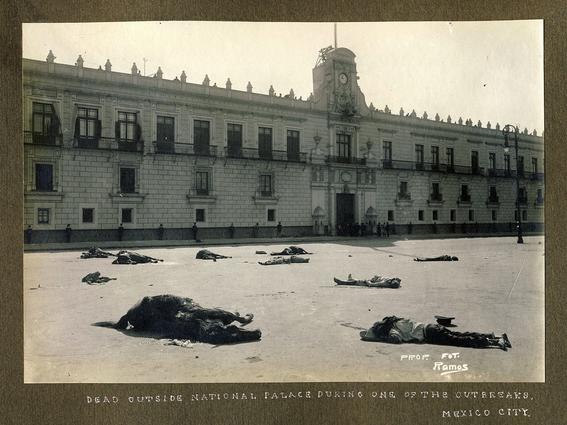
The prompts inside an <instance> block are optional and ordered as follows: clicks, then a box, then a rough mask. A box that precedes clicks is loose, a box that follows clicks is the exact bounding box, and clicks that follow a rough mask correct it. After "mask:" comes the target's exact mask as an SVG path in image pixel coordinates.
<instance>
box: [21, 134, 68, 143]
mask: <svg viewBox="0 0 567 425" xmlns="http://www.w3.org/2000/svg"><path fill="white" fill-rule="evenodd" d="M24 143H25V144H28V145H32V144H33V145H43V146H61V144H62V137H61V136H59V135H51V134H40V133H34V132H32V131H24Z"/></svg>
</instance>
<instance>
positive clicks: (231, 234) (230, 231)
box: [228, 223, 234, 239]
mask: <svg viewBox="0 0 567 425" xmlns="http://www.w3.org/2000/svg"><path fill="white" fill-rule="evenodd" d="M228 234H229V235H230V239H234V223H230V226H229V227H228Z"/></svg>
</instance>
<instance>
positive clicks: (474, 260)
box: [24, 237, 545, 383]
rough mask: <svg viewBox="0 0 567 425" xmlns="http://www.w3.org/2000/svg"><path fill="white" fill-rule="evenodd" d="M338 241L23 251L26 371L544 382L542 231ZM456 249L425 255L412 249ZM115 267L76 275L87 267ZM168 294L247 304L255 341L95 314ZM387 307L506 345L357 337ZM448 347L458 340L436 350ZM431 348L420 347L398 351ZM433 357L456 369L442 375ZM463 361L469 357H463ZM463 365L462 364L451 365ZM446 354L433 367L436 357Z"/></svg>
mask: <svg viewBox="0 0 567 425" xmlns="http://www.w3.org/2000/svg"><path fill="white" fill-rule="evenodd" d="M525 242H526V243H525V244H524V245H518V244H516V243H515V238H512V237H501V238H475V239H435V240H431V239H430V240H393V239H392V240H383V239H366V240H345V241H344V242H340V241H339V242H332V243H305V244H302V246H303V247H304V248H305V249H307V250H308V251H311V252H313V253H314V254H313V255H311V256H310V262H309V263H308V264H292V265H279V266H270V267H267V266H261V265H259V264H258V263H257V262H258V261H260V260H264V259H266V258H267V256H266V255H256V254H255V251H256V250H264V251H267V252H270V251H273V250H280V249H281V248H283V247H284V245H282V244H272V245H267V244H264V245H255V246H251V245H239V246H236V245H235V246H230V245H227V246H215V247H212V248H210V249H211V250H212V251H214V252H217V253H221V254H225V255H229V256H232V258H231V259H226V260H219V261H217V262H211V261H202V260H196V259H195V254H196V252H197V251H198V248H195V247H190V248H189V247H188V248H185V247H176V248H156V249H139V250H136V251H138V252H141V253H143V254H147V255H150V256H154V257H158V258H163V259H164V262H162V263H159V264H143V265H113V264H111V263H112V258H107V259H89V260H81V259H79V255H80V252H78V251H73V252H71V251H64V252H41V253H26V254H25V255H24V267H25V273H24V314H25V317H24V334H25V346H24V364H25V376H24V379H25V382H34V383H50V382H52V383H56V382H61V383H66V382H100V383H119V382H120V383H132V382H144V383H146V382H147V383H156V382H316V381H341V382H353V381H355V382H358V381H376V382H380V381H414V382H418V381H430V382H463V381H472V382H517V381H523V382H542V381H543V380H544V259H545V257H544V244H543V238H542V237H526V238H525ZM441 254H450V255H456V256H458V257H459V259H460V261H458V262H437V263H419V262H414V261H413V260H412V258H413V257H414V256H433V255H441ZM94 271H100V272H101V273H102V274H103V275H105V276H111V277H116V278H117V280H115V281H110V282H109V283H107V284H106V285H100V286H95V285H93V286H91V285H87V284H84V283H81V278H82V277H83V276H85V275H86V274H87V273H90V272H94ZM348 273H352V274H353V276H354V277H359V278H369V277H371V276H373V275H375V274H379V275H383V276H391V277H393V276H396V277H399V278H401V280H402V286H401V288H399V289H378V288H362V287H342V286H340V287H339V286H336V285H335V284H334V282H333V276H337V277H343V278H344V277H346V276H347V274H348ZM158 294H175V295H180V296H185V297H190V298H193V299H194V300H195V301H196V302H198V303H199V304H201V305H202V306H205V307H220V308H223V309H226V310H230V311H238V312H240V313H241V314H246V313H253V314H254V315H255V318H254V321H253V322H252V323H251V324H250V325H248V328H249V329H255V328H259V329H261V330H262V340H261V341H258V342H253V343H245V344H236V345H225V346H214V345H209V344H202V343H194V344H192V345H191V346H189V347H179V346H174V345H166V342H167V341H166V340H159V339H152V338H142V337H133V336H129V335H126V334H124V333H122V332H119V331H117V330H114V329H109V328H102V327H96V326H92V324H93V323H95V322H99V321H116V320H118V319H119V318H120V316H122V315H123V314H124V313H126V311H127V310H128V309H129V308H130V307H131V306H132V305H133V304H135V303H136V302H137V301H138V300H139V299H141V298H142V297H143V296H147V295H158ZM392 314H395V315H397V316H401V317H410V318H414V319H416V320H419V321H423V322H434V318H433V316H434V315H436V314H442V315H451V316H455V317H456V319H455V321H454V322H455V324H457V325H458V327H457V328H454V330H460V331H486V332H490V331H494V332H495V333H497V334H499V333H501V332H506V333H507V334H508V336H509V338H510V340H511V343H512V346H513V348H512V349H510V350H509V351H507V352H504V351H502V350H498V349H486V350H475V349H468V348H456V347H442V346H434V345H416V344H403V345H390V344H385V343H372V342H363V341H361V340H360V337H359V332H360V330H361V329H364V328H368V327H370V326H371V325H372V324H373V323H374V322H375V321H377V320H379V319H381V318H382V317H384V316H387V315H392ZM443 353H459V356H458V358H456V359H455V358H453V359H447V358H443V359H442V356H443ZM412 354H413V355H420V356H421V355H424V354H427V355H429V358H428V359H426V360H423V359H421V360H407V358H404V359H402V356H403V355H412ZM436 362H443V364H444V365H445V366H447V365H452V366H451V367H452V368H453V370H454V369H457V370H458V369H460V372H454V373H450V374H441V372H442V371H443V370H434V369H435V363H436ZM464 365H466V366H464ZM459 366H460V368H459ZM440 367H442V366H438V368H440Z"/></svg>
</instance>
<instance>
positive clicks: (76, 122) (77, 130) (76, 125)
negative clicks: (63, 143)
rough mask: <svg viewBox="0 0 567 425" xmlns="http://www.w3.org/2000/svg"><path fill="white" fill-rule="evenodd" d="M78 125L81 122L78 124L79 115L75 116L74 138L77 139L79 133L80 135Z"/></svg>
mask: <svg viewBox="0 0 567 425" xmlns="http://www.w3.org/2000/svg"><path fill="white" fill-rule="evenodd" d="M80 125H81V124H80V120H79V117H77V118H75V139H78V138H79V135H80V128H79V126H80Z"/></svg>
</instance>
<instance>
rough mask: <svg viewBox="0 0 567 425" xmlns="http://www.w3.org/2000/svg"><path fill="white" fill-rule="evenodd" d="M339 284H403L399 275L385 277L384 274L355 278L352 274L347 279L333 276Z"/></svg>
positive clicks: (395, 286)
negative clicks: (361, 278) (369, 277)
mask: <svg viewBox="0 0 567 425" xmlns="http://www.w3.org/2000/svg"><path fill="white" fill-rule="evenodd" d="M333 280H334V281H335V283H336V284H337V285H351V286H369V287H372V288H399V287H400V285H401V282H402V281H401V279H400V278H397V277H384V276H378V275H376V276H373V277H372V278H371V279H364V280H360V279H353V277H352V275H350V274H349V275H348V278H347V279H346V280H340V279H337V278H336V277H335V278H333Z"/></svg>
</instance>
